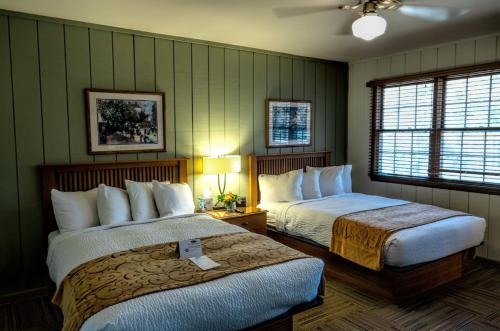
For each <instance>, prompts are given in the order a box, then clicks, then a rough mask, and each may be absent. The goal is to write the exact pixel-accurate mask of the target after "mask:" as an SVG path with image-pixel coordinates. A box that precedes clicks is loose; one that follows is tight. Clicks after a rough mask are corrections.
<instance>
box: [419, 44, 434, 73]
mask: <svg viewBox="0 0 500 331" xmlns="http://www.w3.org/2000/svg"><path fill="white" fill-rule="evenodd" d="M437 56H438V52H437V48H425V49H423V50H422V60H421V63H422V64H421V66H422V71H431V70H436V68H437Z"/></svg>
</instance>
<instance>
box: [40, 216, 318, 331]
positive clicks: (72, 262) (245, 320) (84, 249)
mask: <svg viewBox="0 0 500 331" xmlns="http://www.w3.org/2000/svg"><path fill="white" fill-rule="evenodd" d="M200 220H201V222H200ZM237 232H246V230H244V229H242V228H240V227H237V226H234V225H231V224H228V223H225V222H223V221H219V220H215V219H213V218H211V217H209V216H206V215H200V214H194V215H185V216H181V217H166V218H163V219H160V220H150V221H143V222H128V223H125V224H121V225H108V226H100V227H95V228H89V229H84V230H80V231H74V232H69V233H63V234H59V235H54V234H52V235H51V240H50V246H49V251H48V256H47V265H48V266H49V272H50V276H51V278H52V280H53V281H54V282H55V283H56V284H60V282H61V281H62V280H63V279H64V277H65V275H66V274H67V273H68V272H69V271H70V270H72V269H73V268H75V267H76V266H78V265H79V264H81V263H84V262H86V261H89V260H91V259H94V258H97V257H100V256H104V255H107V254H110V253H112V252H116V251H122V250H127V249H131V248H134V247H140V246H144V245H153V244H158V243H162V242H169V241H178V240H184V239H189V238H203V237H209V236H214V235H219V234H224V233H237ZM215 262H217V261H215ZM322 270H323V262H322V261H321V260H319V259H316V258H307V259H298V260H293V261H289V262H286V263H281V264H276V265H272V266H269V267H265V268H259V269H255V270H251V271H247V272H242V273H237V274H232V275H229V276H227V277H223V278H219V279H216V280H213V281H210V282H206V283H202V284H198V285H193V286H187V287H183V288H178V289H174V290H169V291H163V292H157V293H152V294H148V295H145V296H140V297H138V298H134V299H132V300H128V301H125V302H121V303H119V304H116V305H113V306H110V307H108V308H106V309H103V310H102V311H100V312H99V313H97V314H95V315H94V316H92V317H91V318H89V319H88V320H87V321H86V322H85V323H84V324H83V326H82V328H81V330H125V329H127V330H215V329H217V330H220V329H225V330H234V329H242V328H246V327H249V326H251V325H255V324H257V323H260V322H262V321H265V320H268V319H271V318H273V317H275V316H278V315H280V314H282V313H284V312H286V311H287V310H288V309H290V308H291V307H293V306H295V305H297V304H299V303H302V302H306V301H310V300H312V299H314V298H315V297H316V295H317V289H318V286H319V283H320V280H321V276H322Z"/></svg>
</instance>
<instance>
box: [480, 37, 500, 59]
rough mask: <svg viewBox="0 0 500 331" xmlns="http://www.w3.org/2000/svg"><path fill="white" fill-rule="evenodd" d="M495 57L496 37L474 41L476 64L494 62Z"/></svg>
mask: <svg viewBox="0 0 500 331" xmlns="http://www.w3.org/2000/svg"><path fill="white" fill-rule="evenodd" d="M496 55H497V38H496V36H492V37H487V38H481V39H478V40H477V41H476V57H475V59H476V63H478V64H479V63H484V62H491V61H495V59H496Z"/></svg>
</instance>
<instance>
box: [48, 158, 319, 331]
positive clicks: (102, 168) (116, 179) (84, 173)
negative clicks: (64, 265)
mask: <svg viewBox="0 0 500 331" xmlns="http://www.w3.org/2000/svg"><path fill="white" fill-rule="evenodd" d="M187 162H188V159H186V158H177V159H166V160H153V161H119V162H96V163H88V164H62V165H43V166H40V171H41V176H42V204H43V211H44V232H45V235H48V234H49V233H50V232H51V231H54V230H57V224H56V221H55V217H54V211H53V209H52V202H51V198H50V191H51V190H52V189H57V190H60V191H69V192H72V191H86V190H90V189H93V188H95V187H97V186H98V185H99V184H106V185H109V186H114V187H119V188H125V179H129V180H133V181H140V182H148V181H152V180H153V179H156V180H158V181H166V180H168V181H170V182H171V183H185V182H187V180H188V178H187ZM322 303H323V299H322V297H321V296H319V295H318V297H316V298H315V299H314V300H312V301H310V302H306V303H303V304H300V305H297V306H295V307H293V308H291V309H290V310H289V311H287V312H286V313H284V314H282V315H279V316H277V317H275V318H273V319H271V320H268V321H264V322H262V323H260V324H258V325H255V326H253V327H251V328H249V330H269V329H272V330H289V331H291V330H293V316H294V315H295V314H298V313H300V312H303V311H305V310H308V309H310V308H313V307H316V306H318V305H321V304H322Z"/></svg>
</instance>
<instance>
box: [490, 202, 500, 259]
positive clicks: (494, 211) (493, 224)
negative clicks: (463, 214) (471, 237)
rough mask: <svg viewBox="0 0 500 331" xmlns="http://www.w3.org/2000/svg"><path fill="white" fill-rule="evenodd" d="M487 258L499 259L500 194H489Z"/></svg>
mask: <svg viewBox="0 0 500 331" xmlns="http://www.w3.org/2000/svg"><path fill="white" fill-rule="evenodd" d="M488 216H489V217H488V223H489V235H488V258H490V259H492V260H497V261H500V240H498V239H499V238H500V196H498V195H492V196H490V210H489V213H488Z"/></svg>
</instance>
